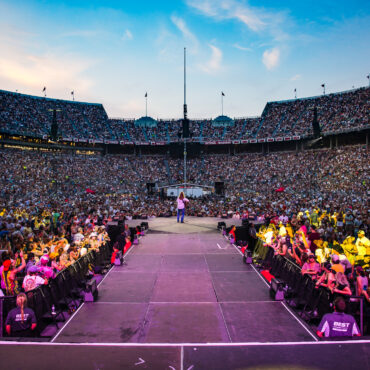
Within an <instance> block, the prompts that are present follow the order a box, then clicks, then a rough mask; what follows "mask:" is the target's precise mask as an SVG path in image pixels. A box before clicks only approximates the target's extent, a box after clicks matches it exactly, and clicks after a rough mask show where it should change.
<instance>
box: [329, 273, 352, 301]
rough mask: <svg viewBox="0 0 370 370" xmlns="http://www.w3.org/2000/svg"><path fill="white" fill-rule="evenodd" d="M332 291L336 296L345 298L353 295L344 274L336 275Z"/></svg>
mask: <svg viewBox="0 0 370 370" xmlns="http://www.w3.org/2000/svg"><path fill="white" fill-rule="evenodd" d="M330 290H331V292H332V293H333V294H335V295H337V294H340V295H345V296H349V295H352V291H351V288H350V286H349V282H348V280H347V278H346V275H344V273H343V272H337V273H336V274H335V285H334V286H333V287H331V288H330Z"/></svg>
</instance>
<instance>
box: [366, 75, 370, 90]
mask: <svg viewBox="0 0 370 370" xmlns="http://www.w3.org/2000/svg"><path fill="white" fill-rule="evenodd" d="M366 78H367V79H368V80H369V87H370V74H368V75H367V76H366Z"/></svg>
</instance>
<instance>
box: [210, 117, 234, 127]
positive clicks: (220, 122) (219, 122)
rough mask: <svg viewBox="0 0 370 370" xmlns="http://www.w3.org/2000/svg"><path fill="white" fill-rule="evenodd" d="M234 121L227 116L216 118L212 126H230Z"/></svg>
mask: <svg viewBox="0 0 370 370" xmlns="http://www.w3.org/2000/svg"><path fill="white" fill-rule="evenodd" d="M233 124H234V120H233V119H232V118H230V117H228V116H218V117H216V118H215V119H214V120H213V125H214V126H232V125H233Z"/></svg>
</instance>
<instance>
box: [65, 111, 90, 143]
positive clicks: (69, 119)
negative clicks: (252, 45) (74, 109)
mask: <svg viewBox="0 0 370 370" xmlns="http://www.w3.org/2000/svg"><path fill="white" fill-rule="evenodd" d="M64 114H65V117H66V118H67V120H68V121H69V123H70V124H71V126H72V130H73V134H74V135H75V134H81V137H85V135H84V134H83V133H82V132H81V131H80V130H79V129H78V128H77V127H76V125H75V123H74V122H73V120H72V119H71V118H70V117H69V116H68V114H67V113H64Z"/></svg>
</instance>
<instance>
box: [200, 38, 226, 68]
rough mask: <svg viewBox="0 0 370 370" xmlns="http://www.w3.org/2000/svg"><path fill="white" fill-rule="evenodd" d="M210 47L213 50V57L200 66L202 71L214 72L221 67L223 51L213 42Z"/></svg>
mask: <svg viewBox="0 0 370 370" xmlns="http://www.w3.org/2000/svg"><path fill="white" fill-rule="evenodd" d="M209 47H210V48H211V50H212V55H211V58H210V59H209V60H208V61H207V62H206V63H205V64H201V65H200V66H199V67H200V69H201V70H202V71H204V72H206V73H209V74H213V73H216V72H218V71H219V70H220V69H221V62H222V51H221V50H220V49H219V48H218V47H216V46H214V45H211V44H210V45H209Z"/></svg>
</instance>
